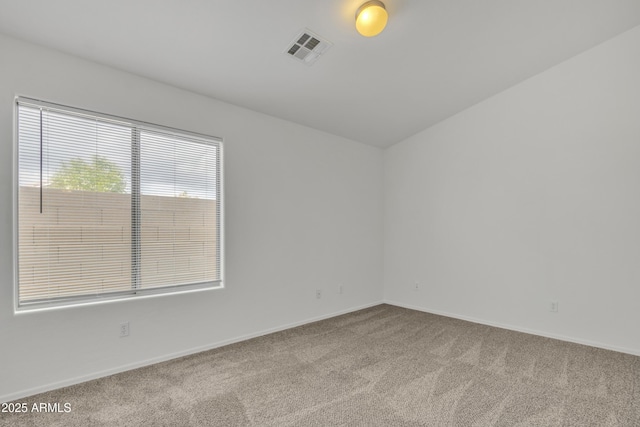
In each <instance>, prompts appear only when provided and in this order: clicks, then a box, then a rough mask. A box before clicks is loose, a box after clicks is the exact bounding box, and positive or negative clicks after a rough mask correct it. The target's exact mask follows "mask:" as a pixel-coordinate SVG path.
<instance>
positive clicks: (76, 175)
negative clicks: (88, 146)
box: [51, 156, 126, 193]
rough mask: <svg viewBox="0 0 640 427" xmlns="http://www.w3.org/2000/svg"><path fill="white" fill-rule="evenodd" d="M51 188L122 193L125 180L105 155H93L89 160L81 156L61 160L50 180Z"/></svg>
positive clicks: (118, 169)
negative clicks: (64, 160) (60, 164)
mask: <svg viewBox="0 0 640 427" xmlns="http://www.w3.org/2000/svg"><path fill="white" fill-rule="evenodd" d="M51 188H59V189H63V190H83V191H94V192H99V193H124V192H125V188H126V181H125V179H124V175H123V174H122V172H121V171H120V168H119V167H118V166H117V165H115V164H114V163H112V162H110V161H109V160H108V159H107V158H105V157H101V156H94V157H93V159H92V160H91V162H86V161H85V160H83V159H81V158H75V159H71V160H70V161H69V162H63V163H62V168H60V169H59V170H58V171H57V172H56V173H55V175H54V176H53V179H52V180H51Z"/></svg>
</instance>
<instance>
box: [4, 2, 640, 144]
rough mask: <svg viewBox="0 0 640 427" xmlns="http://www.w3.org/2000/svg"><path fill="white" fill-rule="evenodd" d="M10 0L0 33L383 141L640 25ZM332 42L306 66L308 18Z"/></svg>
mask: <svg viewBox="0 0 640 427" xmlns="http://www.w3.org/2000/svg"><path fill="white" fill-rule="evenodd" d="M384 1H385V4H386V5H387V9H388V11H389V23H388V26H387V28H386V29H385V30H384V32H383V33H382V34H381V35H379V36H377V37H374V38H364V37H361V36H360V35H358V34H357V32H356V30H355V26H354V13H355V10H356V9H357V8H358V6H359V5H360V4H361V3H363V2H364V0H273V1H265V0H226V1H225V0H181V1H178V0H111V1H97V0H95V1H94V0H55V1H52V0H28V1H27V0H0V32H2V33H5V34H7V35H10V36H13V37H17V38H21V39H24V40H27V41H31V42H34V43H38V44H41V45H45V46H49V47H52V48H55V49H59V50H61V51H64V52H68V53H71V54H74V55H77V56H80V57H84V58H88V59H90V60H94V61H97V62H100V63H103V64H106V65H110V66H113V67H116V68H119V69H122V70H126V71H129V72H132V73H135V74H138V75H141V76H146V77H149V78H151V79H154V80H158V81H161V82H164V83H168V84H171V85H174V86H177V87H181V88H184V89H188V90H191V91H194V92H198V93H201V94H204V95H208V96H211V97H214V98H217V99H220V100H223V101H227V102H230V103H233V104H236V105H239V106H243V107H246V108H250V109H252V110H256V111H260V112H263V113H266V114H270V115H273V116H276V117H281V118H283V119H287V120H291V121H293V122H297V123H300V124H303V125H307V126H310V127H313V128H316V129H320V130H323V131H326V132H330V133H333V134H336V135H341V136H344V137H347V138H350V139H352V140H355V141H360V142H363V143H366V144H371V145H374V146H378V147H386V146H389V145H392V144H394V143H396V142H399V141H401V140H403V139H404V138H406V137H408V136H410V135H413V134H415V133H417V132H419V131H421V130H423V129H425V128H427V127H429V126H431V125H433V124H434V123H437V122H439V121H441V120H443V119H445V118H447V117H449V116H451V115H453V114H455V113H457V112H459V111H461V110H463V109H465V108H468V107H469V106H471V105H473V104H475V103H477V102H479V101H481V100H483V99H486V98H487V97H490V96H492V95H494V94H496V93H498V92H500V91H502V90H504V89H506V88H508V87H510V86H512V85H514V84H516V83H518V82H520V81H522V80H524V79H527V78H529V77H531V76H533V75H535V74H537V73H539V72H541V71H543V70H545V69H547V68H549V67H551V66H553V65H555V64H558V63H559V62H561V61H564V60H566V59H568V58H570V57H572V56H574V55H576V54H578V53H580V52H583V51H585V50H587V49H589V48H590V47H592V46H595V45H596V44H598V43H601V42H603V41H605V40H607V39H609V38H611V37H613V36H616V35H618V34H620V33H622V32H624V31H625V30H628V29H630V28H632V27H634V26H636V25H638V24H640V0H535V1H534V0H384ZM305 27H306V28H309V29H310V30H311V31H313V32H315V33H317V34H319V35H320V36H322V37H324V38H326V39H328V40H329V41H331V42H332V43H333V44H334V45H333V47H332V48H331V49H330V50H329V51H328V52H327V53H326V54H325V55H324V56H322V57H321V58H320V59H319V60H318V61H317V62H316V63H315V64H314V65H313V66H311V67H308V66H306V65H304V64H302V63H300V62H297V61H295V60H293V59H292V58H290V57H288V56H287V55H285V54H284V53H283V51H284V50H285V48H286V47H287V44H288V43H289V42H291V41H292V40H293V38H294V37H295V36H296V35H297V34H298V32H299V31H300V30H302V29H303V28H305Z"/></svg>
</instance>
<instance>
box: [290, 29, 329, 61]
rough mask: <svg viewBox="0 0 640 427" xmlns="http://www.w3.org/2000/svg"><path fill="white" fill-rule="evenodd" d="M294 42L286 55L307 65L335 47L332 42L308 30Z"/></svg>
mask: <svg viewBox="0 0 640 427" xmlns="http://www.w3.org/2000/svg"><path fill="white" fill-rule="evenodd" d="M293 40H294V41H292V42H291V43H290V44H289V46H288V47H287V49H286V50H285V53H287V54H288V55H290V56H291V57H292V58H294V59H297V60H298V61H300V62H303V63H305V64H307V65H311V64H313V63H314V62H316V61H317V60H318V58H319V57H320V55H322V54H323V53H325V52H326V51H327V50H328V49H329V48H330V47H331V46H332V45H333V44H332V43H331V42H330V41H328V40H325V39H323V38H322V37H320V36H318V35H317V34H314V33H313V32H311V31H309V30H308V29H306V28H305V29H304V30H303V31H302V32H301V33H300V34H298V35H297V36H296V37H295V38H294V39H293Z"/></svg>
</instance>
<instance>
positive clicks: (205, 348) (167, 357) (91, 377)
mask: <svg viewBox="0 0 640 427" xmlns="http://www.w3.org/2000/svg"><path fill="white" fill-rule="evenodd" d="M380 304H383V302H382V301H378V302H373V303H369V304H364V305H361V306H357V307H351V308H348V309H346V310H341V311H336V312H332V313H329V314H324V315H322V316H317V317H312V318H308V319H305V320H301V321H299V322H294V323H289V324H285V325H281V326H277V327H275V328H269V329H264V330H262V331H259V332H255V333H252V334H247V335H242V336H239V337H235V338H231V339H228V340H224V341H219V342H216V343H213V344H208V345H205V346H200V347H195V348H191V349H188V350H184V351H179V352H175V353H170V354H166V355H163V356H158V357H153V358H151V359H146V360H142V361H139V362H135V363H130V364H127V365H122V366H118V367H115V368H111V369H106V370H104V371H100V372H95V373H92V374H88V375H82V376H79V377H75V378H70V379H67V380H63V381H58V382H54V383H50V384H45V385H42V386H38V387H34V388H30V389H27V390H22V391H19V392H16V393H10V394H6V395H4V396H0V402H11V401H13V400H17V399H23V398H25V397H28V396H33V395H35V394H39V393H44V392H47V391H51V390H56V389H59V388H62V387H68V386H72V385H75V384H80V383H83V382H87V381H91V380H95V379H98V378H104V377H108V376H110V375H114V374H119V373H122V372H126V371H130V370H132V369H138V368H142V367H145V366H149V365H154V364H156V363H160V362H166V361H167V360H171V359H177V358H179V357H184V356H189V355H191V354H196V353H200V352H203V351H208V350H213V349H215V348H218V347H223V346H225V345H229V344H234V343H237V342H241V341H246V340H249V339H252V338H257V337H261V336H263V335H268V334H272V333H274V332H280V331H284V330H286V329H291V328H295V327H298V326H302V325H306V324H308V323H313V322H317V321H320V320H325V319H330V318H332V317H336V316H341V315H343V314H348V313H353V312H354V311H358V310H363V309H365V308H369V307H375V306H376V305H380Z"/></svg>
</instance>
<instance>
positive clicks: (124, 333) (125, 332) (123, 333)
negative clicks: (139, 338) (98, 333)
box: [120, 322, 129, 338]
mask: <svg viewBox="0 0 640 427" xmlns="http://www.w3.org/2000/svg"><path fill="white" fill-rule="evenodd" d="M128 336H129V322H124V323H120V338H124V337H128Z"/></svg>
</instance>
